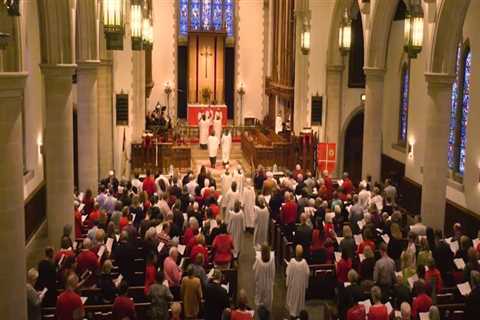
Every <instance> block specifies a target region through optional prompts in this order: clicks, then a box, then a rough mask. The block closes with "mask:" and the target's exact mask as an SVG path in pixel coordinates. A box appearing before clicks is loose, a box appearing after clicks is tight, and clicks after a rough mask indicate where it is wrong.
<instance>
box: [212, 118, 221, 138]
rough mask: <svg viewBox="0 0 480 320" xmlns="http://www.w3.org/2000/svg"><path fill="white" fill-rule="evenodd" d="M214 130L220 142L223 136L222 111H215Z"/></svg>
mask: <svg viewBox="0 0 480 320" xmlns="http://www.w3.org/2000/svg"><path fill="white" fill-rule="evenodd" d="M213 130H214V131H215V136H216V137H217V139H218V142H219V143H220V139H221V138H222V113H221V112H220V111H215V117H214V119H213Z"/></svg>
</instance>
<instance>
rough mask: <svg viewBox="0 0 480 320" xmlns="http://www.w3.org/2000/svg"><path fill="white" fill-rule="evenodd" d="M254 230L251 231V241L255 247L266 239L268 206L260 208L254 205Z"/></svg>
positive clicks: (268, 216) (268, 218)
mask: <svg viewBox="0 0 480 320" xmlns="http://www.w3.org/2000/svg"><path fill="white" fill-rule="evenodd" d="M254 210H255V213H254V216H255V219H254V222H253V223H254V225H255V231H254V232H253V243H254V245H255V247H258V246H261V245H262V244H264V243H267V241H268V224H269V222H270V212H269V211H268V207H265V208H263V209H262V208H260V207H258V206H255V209H254Z"/></svg>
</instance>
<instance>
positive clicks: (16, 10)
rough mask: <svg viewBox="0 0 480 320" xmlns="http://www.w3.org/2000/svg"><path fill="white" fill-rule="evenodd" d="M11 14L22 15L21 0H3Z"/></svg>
mask: <svg viewBox="0 0 480 320" xmlns="http://www.w3.org/2000/svg"><path fill="white" fill-rule="evenodd" d="M3 4H4V5H5V7H6V8H7V12H8V15H9V16H14V17H18V16H20V0H3Z"/></svg>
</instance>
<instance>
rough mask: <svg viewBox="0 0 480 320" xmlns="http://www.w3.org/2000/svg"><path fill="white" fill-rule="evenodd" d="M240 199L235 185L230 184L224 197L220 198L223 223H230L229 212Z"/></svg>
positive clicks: (233, 183)
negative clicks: (223, 214) (223, 215)
mask: <svg viewBox="0 0 480 320" xmlns="http://www.w3.org/2000/svg"><path fill="white" fill-rule="evenodd" d="M241 200H242V197H241V195H240V192H238V191H237V184H236V183H235V182H232V186H231V188H230V190H228V191H227V193H226V194H225V197H223V198H222V209H223V212H224V213H225V223H227V224H228V223H229V222H230V210H232V209H233V208H234V205H235V202H236V201H239V202H240V201H241Z"/></svg>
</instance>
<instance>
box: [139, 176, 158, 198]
mask: <svg viewBox="0 0 480 320" xmlns="http://www.w3.org/2000/svg"><path fill="white" fill-rule="evenodd" d="M142 189H143V191H145V192H147V193H148V196H149V197H151V196H153V194H154V193H155V191H157V186H156V185H155V180H153V178H152V177H146V178H145V180H143V185H142Z"/></svg>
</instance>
